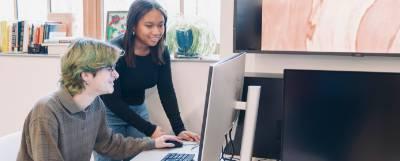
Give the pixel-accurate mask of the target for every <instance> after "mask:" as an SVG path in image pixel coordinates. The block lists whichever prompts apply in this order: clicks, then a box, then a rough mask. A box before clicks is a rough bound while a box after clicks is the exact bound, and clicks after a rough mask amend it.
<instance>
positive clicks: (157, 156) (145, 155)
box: [131, 142, 199, 161]
mask: <svg viewBox="0 0 400 161" xmlns="http://www.w3.org/2000/svg"><path fill="white" fill-rule="evenodd" d="M168 153H187V154H195V156H194V158H193V159H194V161H197V158H198V153H199V144H198V143H194V142H184V143H183V147H181V148H171V149H154V150H148V151H144V152H141V153H140V154H138V155H137V156H136V157H134V158H133V159H132V160H131V161H149V160H151V161H161V159H162V158H164V156H166V155H167V154H168Z"/></svg>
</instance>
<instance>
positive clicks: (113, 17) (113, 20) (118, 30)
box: [106, 11, 128, 40]
mask: <svg viewBox="0 0 400 161" xmlns="http://www.w3.org/2000/svg"><path fill="white" fill-rule="evenodd" d="M127 15H128V11H108V12H107V22H106V40H111V39H113V38H114V37H116V36H118V35H120V34H122V33H125V31H126V18H127Z"/></svg>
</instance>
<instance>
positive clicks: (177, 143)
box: [165, 140, 183, 148]
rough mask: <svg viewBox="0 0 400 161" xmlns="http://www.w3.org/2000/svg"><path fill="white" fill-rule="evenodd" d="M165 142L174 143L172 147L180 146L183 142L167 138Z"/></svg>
mask: <svg viewBox="0 0 400 161" xmlns="http://www.w3.org/2000/svg"><path fill="white" fill-rule="evenodd" d="M165 142H166V143H172V144H174V147H172V148H180V147H182V146H183V143H181V142H179V141H175V140H167V141H165Z"/></svg>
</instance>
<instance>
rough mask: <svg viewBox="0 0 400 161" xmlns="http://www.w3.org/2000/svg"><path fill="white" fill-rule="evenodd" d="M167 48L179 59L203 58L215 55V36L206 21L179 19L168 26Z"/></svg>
mask: <svg viewBox="0 0 400 161" xmlns="http://www.w3.org/2000/svg"><path fill="white" fill-rule="evenodd" d="M166 36H167V40H166V41H167V42H166V43H167V46H168V49H169V51H170V52H171V53H173V54H174V55H175V57H177V58H201V57H202V56H206V55H209V54H214V53H215V48H216V40H215V36H214V34H213V33H212V32H211V30H210V29H209V28H208V26H207V25H206V23H205V22H204V21H201V20H200V19H196V18H190V19H188V18H182V17H180V18H177V19H176V21H173V22H171V23H169V24H168V30H167V35H166Z"/></svg>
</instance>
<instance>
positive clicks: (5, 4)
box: [0, 0, 15, 21]
mask: <svg viewBox="0 0 400 161" xmlns="http://www.w3.org/2000/svg"><path fill="white" fill-rule="evenodd" d="M0 4H1V5H0V11H1V14H0V21H3V20H6V21H11V20H14V19H15V15H14V12H15V10H14V0H0Z"/></svg>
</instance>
